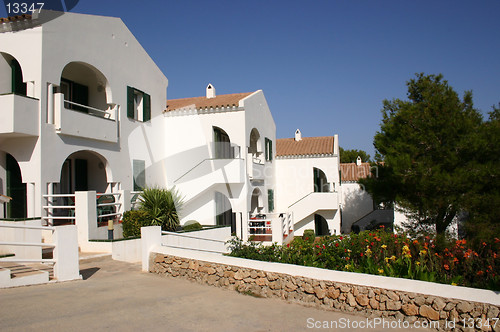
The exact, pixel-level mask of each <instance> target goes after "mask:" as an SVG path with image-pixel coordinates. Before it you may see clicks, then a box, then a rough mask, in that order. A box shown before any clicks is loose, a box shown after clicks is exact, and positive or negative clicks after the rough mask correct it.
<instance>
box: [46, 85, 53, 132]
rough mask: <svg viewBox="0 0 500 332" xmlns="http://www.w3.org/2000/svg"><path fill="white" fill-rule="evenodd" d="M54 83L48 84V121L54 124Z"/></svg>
mask: <svg viewBox="0 0 500 332" xmlns="http://www.w3.org/2000/svg"><path fill="white" fill-rule="evenodd" d="M53 90H54V85H53V84H52V83H49V84H48V85H47V123H49V124H54V91H53Z"/></svg>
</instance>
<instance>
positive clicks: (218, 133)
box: [213, 127, 234, 159]
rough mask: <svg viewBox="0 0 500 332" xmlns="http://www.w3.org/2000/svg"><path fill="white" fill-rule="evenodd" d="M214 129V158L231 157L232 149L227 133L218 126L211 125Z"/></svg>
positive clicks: (232, 156)
mask: <svg viewBox="0 0 500 332" xmlns="http://www.w3.org/2000/svg"><path fill="white" fill-rule="evenodd" d="M213 130H214V144H215V146H214V158H215V159H233V158H234V150H233V149H232V148H231V141H230V140H229V135H228V134H227V133H226V132H225V131H224V130H222V129H220V128H218V127H213Z"/></svg>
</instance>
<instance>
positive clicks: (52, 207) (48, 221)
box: [42, 194, 76, 226]
mask: <svg viewBox="0 0 500 332" xmlns="http://www.w3.org/2000/svg"><path fill="white" fill-rule="evenodd" d="M43 198H44V199H45V201H46V205H44V206H43V209H44V210H45V213H46V216H44V217H42V219H43V220H44V224H45V225H48V226H54V220H58V221H59V222H60V223H67V222H69V223H71V224H75V219H76V218H75V194H52V195H43Z"/></svg>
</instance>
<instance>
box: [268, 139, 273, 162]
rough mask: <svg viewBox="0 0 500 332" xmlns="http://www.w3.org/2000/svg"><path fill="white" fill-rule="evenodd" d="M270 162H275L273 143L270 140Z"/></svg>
mask: <svg viewBox="0 0 500 332" xmlns="http://www.w3.org/2000/svg"><path fill="white" fill-rule="evenodd" d="M268 142H269V160H273V141H272V140H269V141H268Z"/></svg>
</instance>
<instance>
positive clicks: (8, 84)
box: [0, 52, 26, 96]
mask: <svg viewBox="0 0 500 332" xmlns="http://www.w3.org/2000/svg"><path fill="white" fill-rule="evenodd" d="M9 93H15V94H18V95H23V96H26V83H25V82H24V80H23V71H22V69H21V65H20V64H19V62H18V61H17V60H16V59H15V58H14V57H13V56H12V55H10V54H7V53H1V52H0V95H1V94H9Z"/></svg>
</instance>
